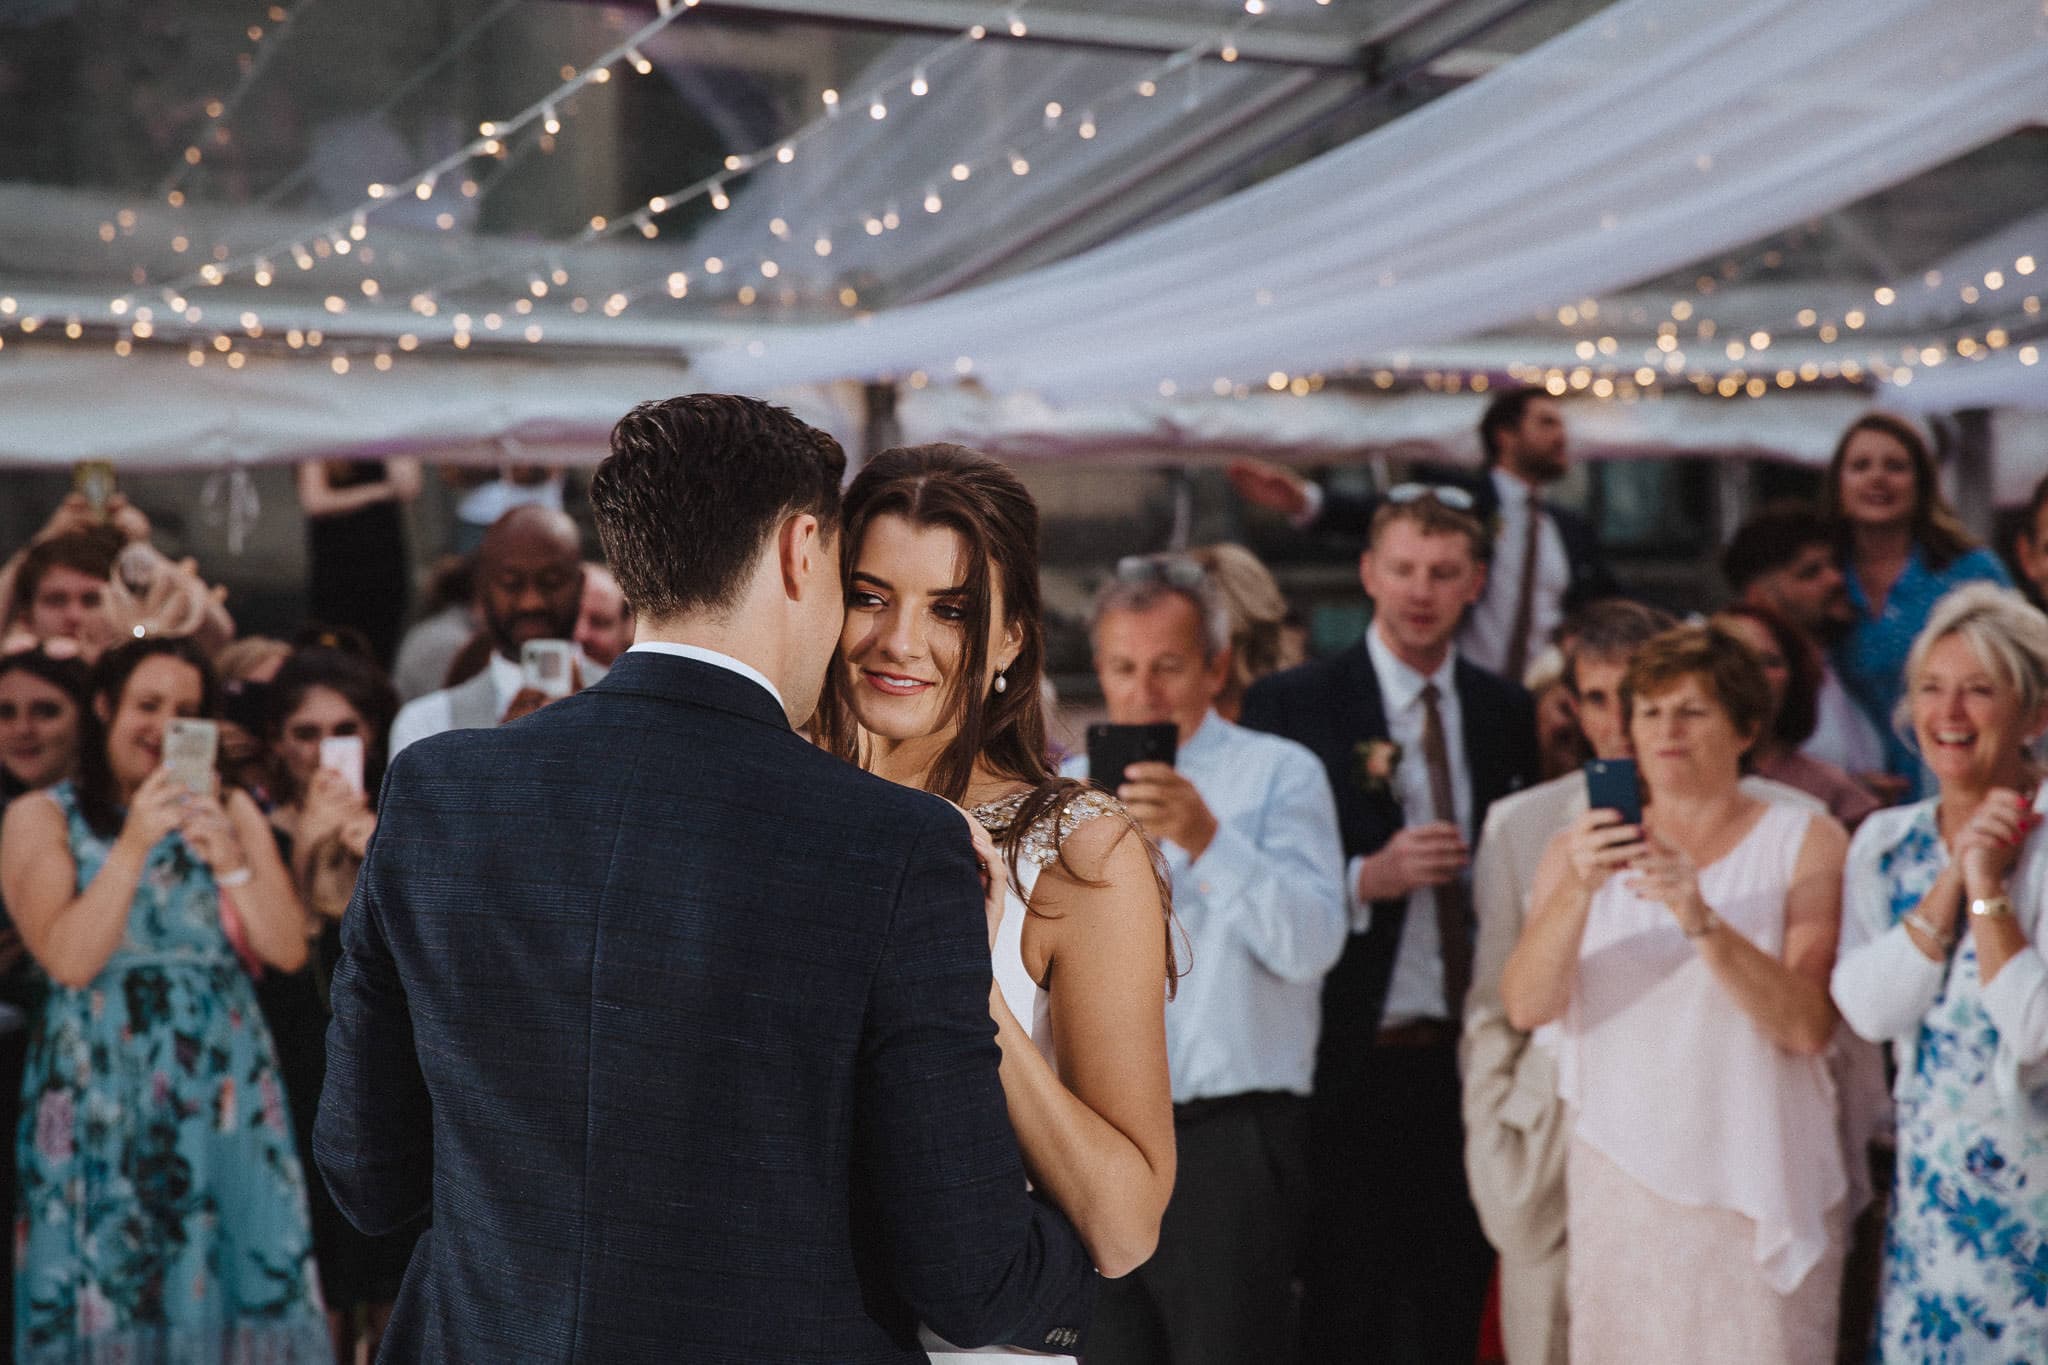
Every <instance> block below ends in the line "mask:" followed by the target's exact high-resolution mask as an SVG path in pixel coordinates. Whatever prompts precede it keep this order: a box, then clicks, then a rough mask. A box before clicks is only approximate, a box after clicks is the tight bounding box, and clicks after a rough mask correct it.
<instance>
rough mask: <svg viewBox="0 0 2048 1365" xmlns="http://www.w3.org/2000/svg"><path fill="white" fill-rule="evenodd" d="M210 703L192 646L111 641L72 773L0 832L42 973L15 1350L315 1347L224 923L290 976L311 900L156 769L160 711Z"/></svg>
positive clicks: (198, 709)
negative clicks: (302, 900) (46, 980)
mask: <svg viewBox="0 0 2048 1365" xmlns="http://www.w3.org/2000/svg"><path fill="white" fill-rule="evenodd" d="M212 709H213V680H212V675H211V672H210V670H209V669H208V667H207V664H206V660H205V658H204V656H203V655H201V654H200V653H199V651H198V649H197V648H196V647H195V646H194V645H193V644H192V643H191V642H190V641H187V640H183V639H175V638H145V639H139V640H132V641H129V642H127V643H125V644H122V645H118V646H116V647H115V648H113V649H110V650H108V651H107V652H106V654H104V655H102V656H101V658H100V660H99V662H98V664H97V665H96V667H95V669H94V672H93V681H92V705H91V708H90V710H89V711H88V712H87V713H86V715H85V716H84V717H83V727H84V728H83V733H82V736H81V744H80V753H79V774H78V777H77V779H76V780H75V781H68V782H63V783H60V784H58V785H57V786H56V787H53V788H51V789H50V790H48V791H46V792H36V793H31V794H30V795H28V796H24V797H22V798H20V799H19V800H17V801H15V802H14V803H13V804H12V805H11V806H9V807H8V810H7V814H6V818H5V822H4V824H0V894H4V896H5V899H6V902H7V907H8V910H9V911H10V912H11V913H12V915H13V916H14V921H15V924H16V926H17V927H18V928H19V929H20V931H21V936H22V939H23V941H24V942H25V943H26V945H27V947H28V950H29V952H30V954H31V955H32V956H33V957H34V958H35V960H36V963H37V964H38V965H39V966H40V967H41V968H42V969H43V971H44V972H45V973H46V974H47V975H48V976H49V977H50V980H51V987H50V989H49V990H48V992H47V993H46V994H45V997H44V1000H43V1003H42V1005H41V1007H40V1009H39V1010H38V1011H37V1014H36V1016H35V1018H34V1020H33V1023H32V1026H31V1035H30V1043H29V1056H28V1064H27V1068H26V1071H25V1074H24V1078H23V1082H22V1108H23V1116H22V1121H21V1128H20V1133H19V1136H18V1139H17V1142H16V1159H17V1163H18V1166H19V1170H20V1183H21V1194H20V1204H19V1210H18V1215H17V1232H16V1253H17V1255H16V1263H15V1315H14V1340H15V1358H16V1359H17V1360H21V1361H39V1360H76V1359H80V1358H88V1359H106V1358H110V1357H114V1356H119V1357H120V1358H123V1359H131V1360H162V1361H169V1360H226V1359H253V1358H263V1359H278V1360H313V1359H318V1358H320V1356H321V1355H322V1354H324V1353H325V1352H326V1351H327V1350H328V1341H327V1332H326V1325H325V1323H324V1322H323V1321H322V1318H321V1314H320V1306H319V1304H320V1300H319V1290H318V1287H317V1285H316V1284H315V1282H314V1267H313V1256H312V1237H311V1233H310V1231H309V1229H308V1224H307V1215H306V1189H305V1175H304V1171H303V1169H302V1167H301V1166H300V1163H299V1159H298V1155H297V1153H296V1152H295V1150H294V1149H293V1145H292V1139H291V1125H290V1120H289V1118H288V1116H287V1114H286V1108H285V1101H284V1093H283V1089H282V1086H281V1085H280V1083H279V1079H278V1074H277V1062H276V1055H275V1051H274V1049H273V1046H272V1042H271V1036H270V1030H269V1029H268V1028H267V1027H265V1025H264V1022H263V1017H262V1015H261V1013H260V1012H259V1011H258V1009H257V1007H256V1000H255V996H254V993H253V991H252V990H251V988H250V984H249V978H248V975H247V973H246V971H245V970H244V968H243V965H242V962H241V960H240V958H239V957H238V956H237V945H236V944H235V942H234V941H233V939H232V938H231V931H230V927H229V926H230V925H239V930H238V932H239V935H240V937H241V938H242V940H243V943H244V945H245V947H246V951H247V952H248V953H249V954H250V955H251V956H253V957H255V958H256V959H258V960H260V961H262V962H265V963H268V964H270V965H271V966H274V967H278V968H281V969H284V970H292V969H294V968H296V967H297V966H299V964H301V963H302V962H304V960H305V956H306V939H305V933H304V930H303V928H302V924H303V915H304V911H303V910H301V909H300V906H299V901H298V896H297V895H296V894H295V893H294V891H293V890H292V886H291V881H290V878H289V877H288V876H287V875H286V872H285V869H284V864H283V862H282V861H281V860H280V859H279V858H278V856H277V851H276V848H275V846H274V845H273V844H272V842H271V839H270V835H269V830H268V826H267V825H266V823H265V821H264V819H263V815H262V813H261V812H260V811H259V810H257V808H256V804H255V803H254V802H253V801H251V800H250V799H249V797H248V796H247V795H246V794H245V793H242V792H240V791H235V790H229V791H227V792H225V793H222V794H221V795H220V796H218V797H216V795H215V794H214V792H213V790H212V789H211V785H210V784H208V789H207V790H204V791H201V790H196V789H195V788H194V787H193V786H190V785H188V784H187V783H185V782H184V781H182V780H180V778H178V777H177V776H174V775H173V773H172V772H171V771H170V770H169V768H168V767H166V766H164V765H163V764H162V760H163V757H164V750H165V731H166V728H167V725H168V723H169V722H170V721H171V720H172V719H173V718H175V717H204V716H207V715H208V714H209V713H210V712H211V711H212ZM202 780H203V779H202Z"/></svg>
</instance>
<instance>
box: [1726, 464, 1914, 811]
mask: <svg viewBox="0 0 2048 1365" xmlns="http://www.w3.org/2000/svg"><path fill="white" fill-rule="evenodd" d="M1721 574H1722V576H1723V577H1724V578H1726V579H1727V580H1728V586H1729V588H1730V589H1732V590H1733V591H1734V593H1735V595H1736V596H1737V597H1738V598H1740V599H1741V600H1742V601H1744V602H1747V603H1749V604H1750V605H1751V606H1757V607H1763V608H1764V609H1765V610H1767V611H1773V612H1776V613H1777V614H1778V615H1779V616H1781V617H1783V618H1784V619H1785V622H1786V624H1788V625H1790V626H1791V627H1792V628H1793V629H1795V630H1797V631H1799V632H1800V633H1801V634H1803V635H1805V636H1806V638H1807V639H1809V640H1811V641H1813V643H1814V645H1815V647H1816V648H1817V649H1818V650H1819V652H1820V658H1821V682H1820V693H1819V696H1818V698H1817V699H1816V703H1817V708H1818V713H1819V719H1818V721H1817V722H1816V723H1815V725H1814V728H1813V734H1812V736H1811V737H1809V738H1808V739H1807V741H1806V743H1805V744H1804V745H1802V746H1801V752H1803V753H1806V754H1810V755H1812V756H1813V757H1814V758H1818V759H1821V760H1823V761H1825V762H1828V763H1832V764H1834V765H1835V766H1836V767H1837V768H1840V769H1841V770H1842V771H1843V772H1845V773H1848V774H1849V775H1850V776H1852V777H1855V778H1857V779H1859V780H1861V781H1862V782H1864V783H1865V784H1866V785H1868V786H1870V787H1871V788H1872V790H1874V791H1876V792H1877V793H1878V794H1879V796H1881V797H1887V798H1888V799H1897V796H1898V795H1900V794H1902V793H1903V790H1904V783H1903V782H1902V781H1900V780H1899V779H1897V778H1892V777H1888V776H1887V775H1886V773H1885V769H1884V739H1883V737H1882V736H1880V735H1879V734H1878V730H1877V727H1876V726H1875V725H1873V724H1872V723H1871V721H1870V717H1869V716H1868V715H1866V714H1865V713H1864V710H1863V708H1862V707H1861V706H1859V705H1858V704H1857V703H1856V701H1855V699H1854V698H1852V697H1851V696H1850V695H1849V692H1848V689H1847V688H1845V687H1843V686H1842V680H1841V679H1840V678H1839V677H1837V676H1836V675H1835V670H1834V665H1833V664H1831V663H1830V662H1829V661H1828V655H1827V646H1828V645H1829V644H1830V643H1831V642H1832V641H1834V640H1835V639H1837V638H1839V637H1840V636H1841V634H1842V633H1843V632H1844V631H1846V630H1847V629H1848V628H1849V627H1850V626H1851V625H1853V624H1854V623H1855V619H1856V608H1855V606H1854V604H1852V603H1851V602H1850V601H1849V588H1848V583H1847V580H1845V579H1844V578H1843V577H1842V568H1841V563H1840V561H1839V558H1838V555H1837V551H1836V547H1835V538H1834V533H1833V532H1832V531H1830V530H1829V529H1828V525H1827V523H1826V522H1824V521H1822V520H1821V518H1820V515H1819V514H1818V513H1816V512H1814V511H1813V510H1812V509H1811V508H1809V507H1805V506H1803V505H1799V504H1785V505H1782V506H1777V507H1769V508H1766V509H1764V510H1763V511H1761V512H1759V513H1757V514H1756V515H1755V516H1753V517H1751V518H1750V519H1749V520H1748V521H1746V522H1744V523H1743V524H1742V525H1741V526H1740V527H1738V528H1736V531H1735V534H1734V535H1733V536H1731V537H1730V538H1729V541H1728V548H1727V549H1725V550H1723V551H1722V553H1721Z"/></svg>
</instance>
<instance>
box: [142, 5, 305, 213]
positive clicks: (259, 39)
mask: <svg viewBox="0 0 2048 1365" xmlns="http://www.w3.org/2000/svg"><path fill="white" fill-rule="evenodd" d="M318 3H319V0H299V2H298V4H296V5H294V6H292V7H291V8H290V9H286V8H284V7H283V6H281V5H277V4H273V5H271V6H270V7H269V8H268V10H267V11H266V13H265V16H264V17H265V18H268V19H269V20H270V21H271V24H272V26H271V27H270V28H267V29H266V28H264V27H263V26H262V25H260V24H251V25H250V26H249V28H248V38H249V42H250V44H251V50H250V52H248V53H245V54H243V55H244V57H245V58H246V59H247V60H246V61H245V63H244V65H243V69H242V74H241V78H240V79H239V80H237V81H236V82H235V86H234V88H233V89H232V90H230V91H229V92H228V94H227V96H226V98H224V99H211V100H208V101H207V102H206V103H205V105H204V106H202V112H203V113H204V114H205V115H206V122H205V123H203V124H202V125H200V129H199V131H198V132H197V133H196V134H194V135H193V137H192V138H191V140H190V141H189V142H187V143H186V145H185V148H184V150H183V151H182V152H181V153H180V154H179V156H178V159H177V161H176V162H175V163H173V164H172V166H171V169H170V170H169V172H167V173H166V174H165V175H164V177H163V179H162V180H161V181H159V182H158V184H157V187H156V198H158V199H162V200H165V201H166V202H168V203H170V204H171V206H172V207H173V208H178V207H182V206H183V204H184V202H185V194H184V189H183V187H184V185H185V182H186V181H187V179H188V178H190V177H191V176H192V175H193V174H194V173H195V172H197V171H198V170H199V169H200V168H201V167H202V166H204V165H205V164H206V152H205V144H206V143H208V142H212V143H214V144H215V145H217V146H218V145H225V143H226V142H227V140H228V134H227V122H228V120H229V119H230V118H233V117H234V114H235V111H236V110H237V109H239V108H240V107H241V105H242V101H243V100H244V99H246V98H248V95H249V91H250V89H251V88H253V87H254V86H255V84H256V81H257V79H258V78H259V77H261V76H262V75H263V72H264V70H265V69H266V68H267V67H268V66H269V65H270V63H271V61H272V60H273V59H274V58H275V57H276V56H277V54H278V52H279V51H280V50H282V48H283V46H284V43H283V39H284V37H285V35H286V34H287V33H289V32H291V28H292V24H293V23H294V21H296V20H297V19H298V18H299V16H300V15H302V14H303V13H305V12H306V11H307V10H309V9H311V8H312V7H313V6H314V5H316V4H318Z"/></svg>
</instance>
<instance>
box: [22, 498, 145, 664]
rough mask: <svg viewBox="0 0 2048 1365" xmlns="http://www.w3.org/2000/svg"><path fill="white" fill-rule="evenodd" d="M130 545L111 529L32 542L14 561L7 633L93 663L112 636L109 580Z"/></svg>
mask: <svg viewBox="0 0 2048 1365" xmlns="http://www.w3.org/2000/svg"><path fill="white" fill-rule="evenodd" d="M126 543H127V542H126V541H125V540H123V539H122V537H121V533H120V532H119V531H117V530H115V529H114V528H113V527H111V526H93V527H88V528H84V529H80V530H76V531H66V532H64V533H62V534H59V535H54V536H50V537H48V538H46V539H42V540H38V541H36V542H34V543H33V544H31V545H30V546H29V547H28V548H27V549H26V550H25V551H23V552H22V554H21V555H20V556H19V557H18V558H17V559H16V561H15V562H14V565H13V568H14V577H13V590H12V592H11V594H10V595H9V596H8V599H7V620H6V627H5V633H6V636H7V638H8V640H9V641H10V642H13V643H19V644H23V645H27V644H36V643H42V644H48V645H51V646H52V647H54V648H56V649H58V650H59V651H60V652H70V653H76V654H79V655H82V656H84V657H85V658H86V659H88V660H90V659H93V658H96V657H98V655H99V652H100V651H101V650H102V649H105V648H106V647H107V644H108V642H109V641H110V640H111V639H112V638H113V633H114V632H113V625H112V623H111V622H110V621H109V620H108V618H107V611H106V607H107V580H108V579H109V578H111V577H112V576H113V572H114V559H115V557H116V556H117V555H119V554H120V553H121V547H122V546H123V545H125V544H126Z"/></svg>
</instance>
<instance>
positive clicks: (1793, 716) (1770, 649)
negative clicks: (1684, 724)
mask: <svg viewBox="0 0 2048 1365" xmlns="http://www.w3.org/2000/svg"><path fill="white" fill-rule="evenodd" d="M1713 623H1714V625H1716V626H1718V627H1719V628H1720V629H1722V630H1724V631H1726V632H1727V633H1728V634H1729V635H1731V636H1733V637H1734V638H1736V639H1738V640H1740V641H1742V643H1743V644H1745V645H1747V646H1749V650H1750V653H1752V654H1754V655H1755V656H1756V661H1757V663H1758V664H1759V665H1761V666H1762V668H1763V671H1764V681H1765V682H1767V683H1769V684H1770V687H1771V709H1770V713H1769V714H1768V715H1767V716H1766V717H1765V718H1764V728H1763V732H1762V733H1761V734H1760V735H1758V736H1757V741H1756V743H1755V744H1754V745H1752V746H1751V748H1750V751H1749V771H1751V772H1753V773H1755V774H1757V775H1758V776H1759V777H1768V778H1770V779H1771V780H1772V781H1774V782H1782V783H1784V784H1785V785H1786V786H1788V787H1797V788H1798V789H1799V790H1800V791H1803V792H1805V793H1807V794H1808V795H1809V796H1813V797H1816V798H1818V799H1819V800H1820V802H1821V803H1822V804H1823V805H1825V806H1826V807H1827V809H1828V814H1830V815H1832V816H1834V817H1835V819H1837V820H1839V821H1841V822H1842V826H1843V827H1844V828H1845V829H1854V828H1856V826H1857V825H1859V824H1860V823H1862V821H1863V817H1864V816H1866V815H1868V814H1870V812H1872V811H1874V810H1876V809H1877V807H1878V801H1877V798H1876V797H1875V796H1872V795H1871V794H1870V790H1869V788H1867V787H1865V786H1864V785H1863V784H1862V783H1860V782H1858V781H1857V780H1856V779H1855V778H1853V777H1851V776H1849V774H1847V773H1845V772H1843V771H1842V770H1841V769H1840V768H1837V767H1836V766H1835V765H1834V764H1832V763H1829V762H1827V761H1825V760H1823V759H1818V758H1815V757H1814V756H1813V755H1812V754H1809V753H1807V752H1805V751H1804V750H1803V749H1802V748H1801V747H1800V746H1801V745H1802V744H1804V743H1805V742H1806V739H1807V736H1809V735H1811V734H1812V733H1813V725H1814V718H1815V715H1816V714H1817V711H1818V707H1817V702H1818V700H1819V695H1820V669H1821V660H1820V651H1819V650H1818V649H1815V648H1814V647H1813V643H1812V642H1811V641H1810V640H1808V639H1807V638H1806V637H1805V636H1804V635H1801V634H1800V633H1799V632H1798V631H1796V630H1794V629H1793V628H1792V627H1791V626H1790V625H1789V624H1788V623H1787V622H1786V621H1785V618H1784V617H1782V616H1780V615H1778V614H1777V613H1776V612H1774V611H1772V610H1771V609H1770V608H1769V607H1757V606H1750V605H1749V604H1747V603H1743V602H1737V603H1734V604H1732V605H1730V606H1726V607H1723V608H1722V609H1721V610H1720V611H1718V612H1715V613H1714V616H1713Z"/></svg>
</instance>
